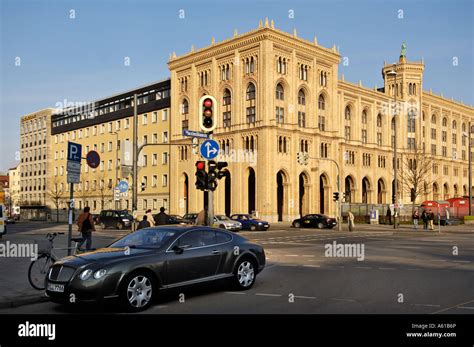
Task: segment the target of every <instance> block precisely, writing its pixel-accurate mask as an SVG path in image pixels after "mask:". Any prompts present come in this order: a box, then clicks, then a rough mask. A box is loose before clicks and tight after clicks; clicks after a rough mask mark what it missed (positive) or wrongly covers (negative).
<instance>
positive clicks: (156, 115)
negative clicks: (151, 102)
mask: <svg viewBox="0 0 474 347" xmlns="http://www.w3.org/2000/svg"><path fill="white" fill-rule="evenodd" d="M151 122H152V123H156V122H158V112H156V111H154V112H153V113H152V114H151Z"/></svg>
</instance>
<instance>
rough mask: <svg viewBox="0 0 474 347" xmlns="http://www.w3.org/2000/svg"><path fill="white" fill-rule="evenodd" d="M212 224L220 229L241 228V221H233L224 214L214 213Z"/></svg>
mask: <svg viewBox="0 0 474 347" xmlns="http://www.w3.org/2000/svg"><path fill="white" fill-rule="evenodd" d="M213 225H214V226H216V227H219V228H221V229H226V230H232V231H239V230H241V229H242V223H240V222H238V221H234V220H232V219H230V218H229V217H227V216H225V215H220V214H218V215H215V216H214V224H213Z"/></svg>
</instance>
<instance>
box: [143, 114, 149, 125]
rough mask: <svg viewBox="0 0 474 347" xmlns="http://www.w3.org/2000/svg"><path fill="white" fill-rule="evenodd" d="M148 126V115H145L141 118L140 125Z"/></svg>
mask: <svg viewBox="0 0 474 347" xmlns="http://www.w3.org/2000/svg"><path fill="white" fill-rule="evenodd" d="M147 124H148V115H147V114H146V113H145V114H144V115H143V116H142V125H147Z"/></svg>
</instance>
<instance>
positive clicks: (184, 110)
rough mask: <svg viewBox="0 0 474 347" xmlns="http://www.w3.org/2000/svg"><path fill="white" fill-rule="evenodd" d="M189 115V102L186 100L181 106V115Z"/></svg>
mask: <svg viewBox="0 0 474 347" xmlns="http://www.w3.org/2000/svg"><path fill="white" fill-rule="evenodd" d="M188 113H189V102H188V100H186V99H184V100H183V103H182V104H181V114H188Z"/></svg>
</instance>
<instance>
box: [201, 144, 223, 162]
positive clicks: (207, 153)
mask: <svg viewBox="0 0 474 347" xmlns="http://www.w3.org/2000/svg"><path fill="white" fill-rule="evenodd" d="M199 151H200V152H201V155H202V157H203V158H204V159H206V160H211V159H214V158H215V157H217V155H218V154H219V144H218V143H217V141H214V140H206V141H204V142H203V143H202V145H201V147H200V149H199Z"/></svg>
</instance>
